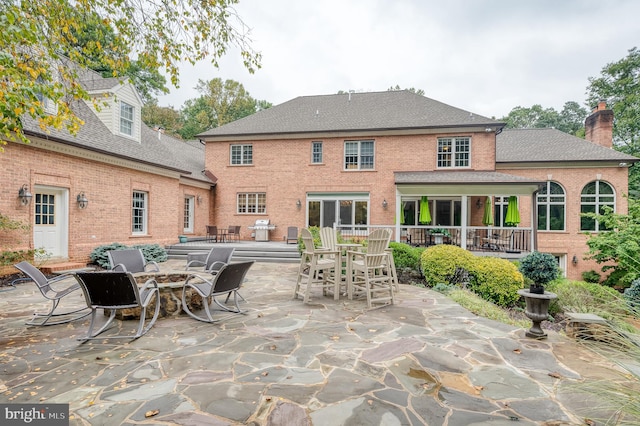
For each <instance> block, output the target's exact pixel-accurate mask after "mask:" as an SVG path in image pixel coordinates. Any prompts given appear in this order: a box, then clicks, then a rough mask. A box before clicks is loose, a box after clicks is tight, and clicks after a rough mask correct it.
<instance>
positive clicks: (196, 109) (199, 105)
mask: <svg viewBox="0 0 640 426" xmlns="http://www.w3.org/2000/svg"><path fill="white" fill-rule="evenodd" d="M196 89H197V90H198V92H199V93H200V95H201V96H200V97H198V98H195V99H189V100H188V101H186V102H185V105H184V107H183V109H182V111H181V113H182V120H183V127H182V129H181V130H180V131H179V133H180V134H181V135H182V137H183V138H184V139H191V138H193V137H194V136H195V135H197V134H199V133H202V132H204V131H205V130H208V129H212V128H215V127H220V126H222V125H223V124H227V123H230V122H232V121H235V120H238V119H240V118H243V117H246V116H248V115H251V114H253V113H255V112H257V111H259V110H261V109H266V108H269V107H271V104H270V103H269V102H267V101H258V100H256V99H254V98H252V97H251V95H250V94H249V92H247V91H246V90H245V88H244V86H243V85H242V83H239V82H237V81H235V80H224V81H223V80H222V79H221V78H214V79H212V80H209V81H203V80H199V81H198V85H197V86H196Z"/></svg>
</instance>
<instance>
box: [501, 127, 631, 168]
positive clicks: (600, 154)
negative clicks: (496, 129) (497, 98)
mask: <svg viewBox="0 0 640 426" xmlns="http://www.w3.org/2000/svg"><path fill="white" fill-rule="evenodd" d="M639 160H640V159H638V158H636V157H634V156H632V155H628V154H625V153H623V152H620V151H616V150H615V149H611V148H606V147H604V146H601V145H597V144H595V143H592V142H589V141H587V140H584V139H580V138H578V137H575V136H572V135H569V134H567V133H564V132H561V131H560V130H556V129H504V131H503V132H502V133H500V134H499V135H498V136H497V137H496V162H497V163H512V162H514V163H521V162H550V161H554V162H557V161H625V162H635V161H639Z"/></svg>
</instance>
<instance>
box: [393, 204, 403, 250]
mask: <svg viewBox="0 0 640 426" xmlns="http://www.w3.org/2000/svg"><path fill="white" fill-rule="evenodd" d="M401 210H402V196H401V195H400V193H399V192H398V191H396V218H395V224H394V225H395V227H396V232H395V234H396V243H399V242H400V211H401Z"/></svg>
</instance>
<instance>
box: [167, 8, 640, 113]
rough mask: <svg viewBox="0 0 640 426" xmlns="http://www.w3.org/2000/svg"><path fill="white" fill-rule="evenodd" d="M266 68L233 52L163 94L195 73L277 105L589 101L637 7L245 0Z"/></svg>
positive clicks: (633, 34)
mask: <svg viewBox="0 0 640 426" xmlns="http://www.w3.org/2000/svg"><path fill="white" fill-rule="evenodd" d="M236 9H237V11H238V14H239V15H240V16H241V17H242V19H243V20H244V22H245V23H246V24H247V25H249V26H250V27H251V28H252V31H251V38H252V39H253V44H252V45H253V46H254V48H255V50H257V51H259V52H261V53H262V55H263V62H262V68H261V69H260V70H258V71H257V72H256V73H255V74H253V75H252V74H249V73H248V72H247V71H246V70H245V69H244V68H243V66H242V62H241V60H240V57H239V55H238V52H237V51H235V50H234V49H231V50H230V52H229V54H228V55H226V56H225V57H224V58H222V60H221V61H220V68H219V69H215V68H214V67H212V66H211V65H210V64H208V63H199V64H197V65H196V66H195V67H192V66H190V65H184V66H182V67H181V76H180V80H181V88H180V89H173V90H172V92H171V94H169V95H167V96H162V97H160V98H159V102H160V105H169V104H170V105H172V106H174V107H176V108H179V107H180V106H182V104H183V103H184V101H185V100H187V99H191V98H195V97H197V96H198V93H197V92H196V91H195V90H193V86H195V85H196V83H197V81H198V79H202V80H209V79H212V78H215V77H220V78H222V79H233V80H236V81H239V82H241V83H242V84H243V85H244V86H245V88H246V89H247V90H248V91H249V92H250V93H251V95H252V96H253V97H254V98H256V99H264V100H267V101H269V102H272V103H274V104H279V103H282V102H285V101H287V100H289V99H292V98H294V97H297V96H303V95H318V94H330V93H336V92H337V91H338V90H358V91H381V90H386V89H388V88H389V87H391V86H395V85H400V86H401V87H403V88H404V87H407V88H408V87H415V88H416V89H423V90H424V91H425V95H426V96H428V97H430V98H434V99H437V100H439V101H442V102H445V103H448V104H450V105H453V106H456V107H459V108H463V109H467V110H470V111H473V112H475V113H477V114H481V115H485V116H496V117H502V116H503V115H506V114H507V113H508V112H509V111H510V110H511V109H512V108H513V107H516V106H525V107H529V106H531V105H534V104H541V105H542V106H543V107H545V108H549V107H553V108H556V109H557V110H560V109H562V106H563V105H564V103H565V102H567V101H576V102H578V103H580V104H584V100H585V98H586V96H585V91H586V88H587V86H588V78H589V77H590V76H598V75H599V74H600V70H601V69H602V67H604V66H605V65H606V64H607V63H610V62H614V61H617V60H620V59H622V58H623V57H624V56H626V54H627V51H628V50H629V49H630V48H632V47H634V46H635V45H636V43H637V41H638V40H640V25H638V24H637V22H636V20H637V17H638V16H640V2H636V1H622V0H618V1H609V2H601V1H593V0H565V1H549V0H541V1H535V2H520V1H503V0H493V1H490V0H484V1H463V0H450V1H448V2H446V3H441V2H436V1H418V0H415V1H410V0H397V1H393V2H390V1H382V0H377V1H376V0H350V1H343V0H341V1H333V0H329V1H316V2H304V1H295V0H271V1H268V2H265V1H261V0H243V1H241V2H240V3H239V4H238V6H237V8H236Z"/></svg>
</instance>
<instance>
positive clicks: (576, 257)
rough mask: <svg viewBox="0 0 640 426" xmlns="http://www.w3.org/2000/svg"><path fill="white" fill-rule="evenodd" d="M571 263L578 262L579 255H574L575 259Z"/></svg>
mask: <svg viewBox="0 0 640 426" xmlns="http://www.w3.org/2000/svg"><path fill="white" fill-rule="evenodd" d="M571 263H573V264H574V265H577V264H578V256H576V255H575V254H574V255H573V259H571Z"/></svg>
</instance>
